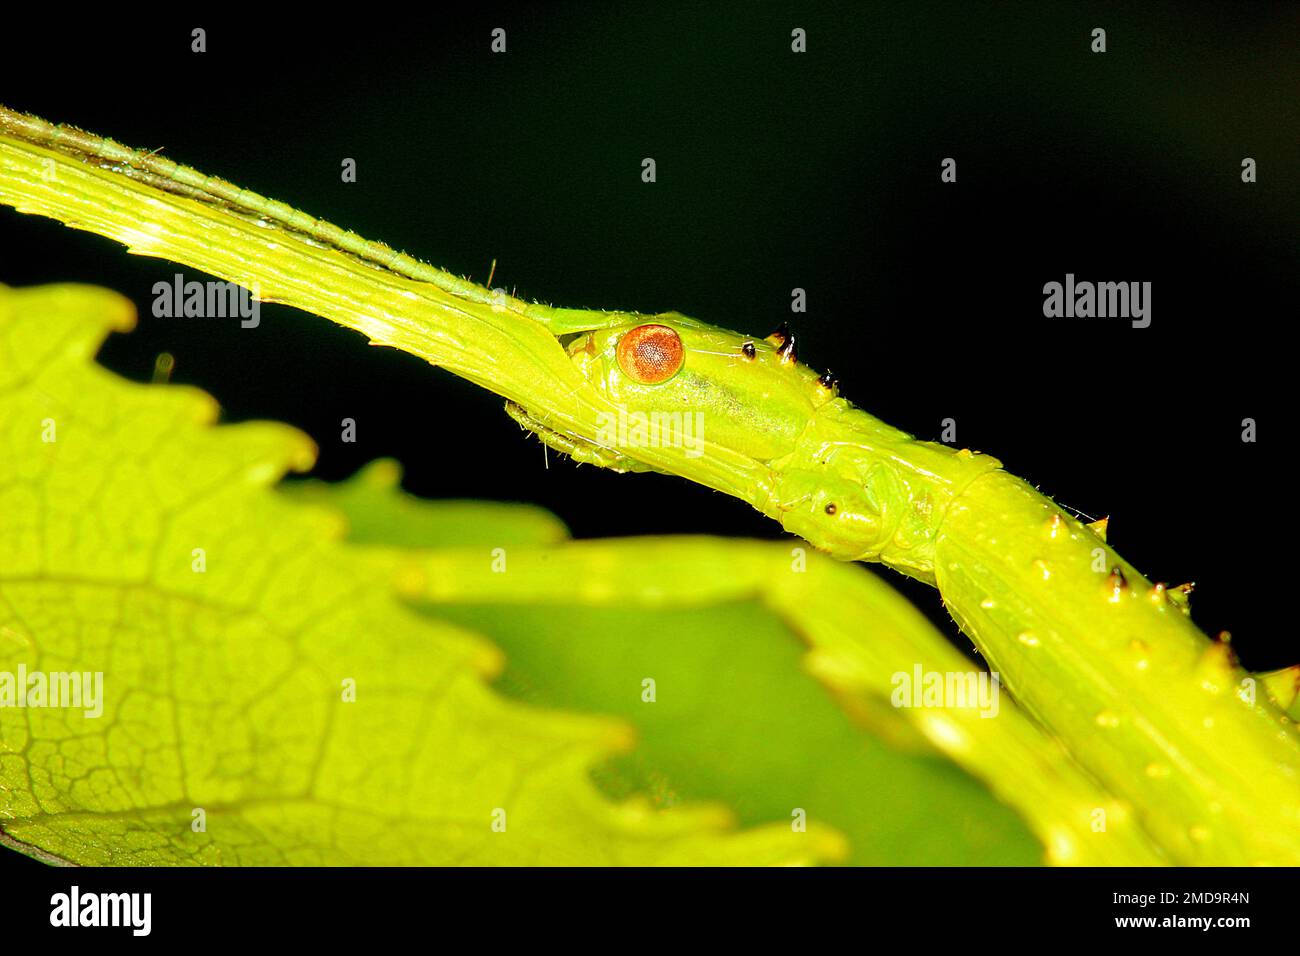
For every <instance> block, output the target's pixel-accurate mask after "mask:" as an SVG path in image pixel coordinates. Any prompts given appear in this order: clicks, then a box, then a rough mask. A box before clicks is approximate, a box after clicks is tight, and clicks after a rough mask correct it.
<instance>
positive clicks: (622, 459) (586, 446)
mask: <svg viewBox="0 0 1300 956" xmlns="http://www.w3.org/2000/svg"><path fill="white" fill-rule="evenodd" d="M506 414H507V415H509V416H510V417H511V418H513V419H514V420H515V421H517V422H518V423H519V424H520V425H521V426H522V427H523V428H525V429H527V430H528V431H530V432H532V433H533V434H534V435H536V436H537V438H538V439H539V440H540V441H541V443H542V444H543V445H545V446H546V447H548V448H554V449H555V450H556V451H558V452H561V453H562V454H565V455H568V456H569V457H570V458H572V459H573V460H574V461H576V462H578V463H579V464H583V465H596V466H597V467H599V468H608V469H609V470H610V471H616V472H618V473H619V474H626V473H627V472H630V471H654V470H655V469H654V468H651V467H650V466H649V465H647V464H645V463H644V462H641V461H637V460H636V459H634V458H629V457H628V456H627V455H624V454H622V453H621V452H618V451H615V450H614V449H613V448H605V447H602V446H600V445H595V444H592V443H591V442H588V441H585V440H583V439H581V438H577V437H575V436H573V435H566V434H564V433H563V432H558V431H556V430H555V429H553V428H550V427H548V426H547V425H545V424H544V423H542V422H541V421H539V420H538V419H536V418H534V417H533V416H532V415H530V414H529V413H528V412H527V411H525V410H524V409H523V408H521V407H520V406H519V405H516V404H515V403H514V402H506Z"/></svg>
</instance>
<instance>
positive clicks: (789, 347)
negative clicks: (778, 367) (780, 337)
mask: <svg viewBox="0 0 1300 956" xmlns="http://www.w3.org/2000/svg"><path fill="white" fill-rule="evenodd" d="M786 336H787V338H786V340H785V342H783V343H782V345H781V347H780V348H779V349H777V350H776V354H777V356H778V357H779V358H780V359H781V361H782V362H797V361H799V353H798V352H797V351H796V348H795V341H794V333H793V332H791V331H789V330H787V331H786Z"/></svg>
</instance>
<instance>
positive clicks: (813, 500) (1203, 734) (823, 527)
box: [0, 108, 1300, 865]
mask: <svg viewBox="0 0 1300 956" xmlns="http://www.w3.org/2000/svg"><path fill="white" fill-rule="evenodd" d="M0 202H5V203H8V204H10V205H13V206H14V207H16V208H17V209H19V210H20V211H24V212H29V213H36V214H40V215H45V216H50V217H53V218H55V219H58V220H60V221H62V222H64V223H67V224H68V225H71V226H74V227H76V228H80V229H87V230H90V231H92V232H96V233H99V234H101V235H104V236H108V237H111V238H114V239H117V240H119V241H121V242H123V243H125V244H126V245H127V246H128V247H129V249H130V251H131V252H133V253H138V254H143V255H150V256H158V257H164V258H169V259H172V260H174V261H177V262H181V263H184V264H186V265H188V266H192V267H195V268H200V269H203V270H205V271H206V272H209V273H211V274H214V275H217V276H220V277H222V278H223V279H227V280H231V281H234V282H238V283H240V284H242V285H244V286H247V287H248V288H250V289H252V290H253V291H254V292H255V294H256V295H257V296H258V298H259V299H260V300H262V301H275V302H282V303H286V304H290V305H293V306H296V307H298V308H301V309H304V310H306V311H310V312H314V313H317V314H319V315H322V316H325V317H326V318H329V319H331V320H333V321H335V322H338V323H340V324H342V325H345V326H347V327H349V328H352V329H355V330H358V331H360V332H362V333H364V334H366V335H367V336H369V338H370V339H371V341H372V342H374V343H376V344H383V345H388V346H394V347H397V348H400V349H403V350H405V351H408V352H411V353H413V354H416V355H419V356H421V357H423V358H425V359H426V360H428V361H429V362H431V363H433V364H436V365H441V366H443V367H445V368H447V369H449V370H451V371H452V372H454V373H456V374H457V375H460V376H462V377H464V378H467V379H469V380H470V381H473V382H475V383H477V384H479V385H482V386H483V387H485V388H488V389H491V390H492V391H494V392H496V393H498V394H500V395H502V396H504V397H505V398H506V399H507V410H508V411H509V412H510V414H511V415H512V416H513V417H514V418H515V420H516V421H518V422H520V424H522V425H523V426H524V427H525V428H527V429H529V430H530V431H532V432H534V433H535V434H536V435H537V436H538V437H539V438H540V439H541V440H542V441H543V442H545V443H546V444H547V445H548V446H550V447H552V448H555V449H558V450H560V451H563V452H565V453H566V454H569V455H571V456H573V457H574V458H575V459H576V460H578V461H582V462H588V463H591V464H595V465H599V466H601V467H604V468H609V469H612V470H615V471H645V470H653V471H659V472H664V473H667V474H673V475H678V476H681V477H684V478H687V479H690V480H692V481H695V482H698V483H700V484H702V485H705V486H707V487H710V488H713V489H716V490H718V491H722V492H725V493H727V494H730V495H733V496H735V497H737V498H740V499H742V500H744V501H747V502H749V503H750V504H751V505H752V506H753V507H754V508H756V509H758V510H759V511H761V512H762V513H763V514H765V515H768V516H770V517H772V518H773V519H775V520H777V521H778V522H780V524H781V526H782V527H783V528H785V529H786V530H788V531H790V532H792V533H794V534H796V535H798V536H800V537H802V538H803V539H805V540H806V541H808V542H809V543H810V544H812V545H814V546H815V547H816V548H818V549H820V550H822V551H824V552H827V553H828V554H830V555H831V556H833V557H835V558H838V559H841V560H845V561H877V562H880V563H883V564H886V565H888V566H890V567H892V568H894V569H896V570H898V571H901V572H903V573H904V574H907V575H910V576H912V577H915V578H918V579H920V580H922V581H926V582H929V583H931V584H934V585H937V587H938V589H939V592H940V594H941V596H942V597H943V600H944V602H945V604H946V606H947V607H948V609H949V611H950V612H951V614H952V616H953V617H954V619H955V620H956V621H957V623H958V624H959V625H960V626H961V628H962V630H963V631H964V632H965V633H966V634H968V635H969V636H970V637H971V639H972V640H973V641H974V642H975V644H976V645H977V647H978V648H979V650H980V651H981V653H982V654H983V655H984V656H985V658H986V659H987V660H988V662H989V664H990V666H991V667H992V668H993V669H994V670H995V671H997V672H998V673H999V674H1000V675H1001V679H1002V681H1003V684H1004V685H1005V686H1006V687H1007V688H1008V689H1009V690H1010V691H1011V693H1012V694H1013V695H1014V697H1015V699H1016V700H1017V701H1018V702H1019V704H1020V705H1021V706H1022V707H1023V709H1024V710H1025V711H1027V712H1028V715H1029V716H1030V717H1032V718H1033V719H1034V720H1036V721H1037V722H1038V723H1039V724H1040V725H1041V726H1042V727H1044V728H1046V729H1047V730H1048V731H1049V732H1051V733H1052V734H1054V735H1055V736H1056V737H1057V738H1059V739H1060V740H1061V741H1062V742H1064V744H1065V745H1066V746H1067V748H1068V749H1069V752H1070V754H1071V755H1072V756H1073V758H1074V759H1076V760H1077V761H1078V762H1079V763H1080V764H1081V765H1082V766H1083V768H1084V769H1085V770H1086V771H1087V774H1088V775H1090V776H1091V778H1093V779H1095V780H1096V781H1097V782H1098V783H1100V784H1101V786H1102V787H1103V788H1104V790H1105V791H1106V792H1108V793H1109V794H1112V795H1114V797H1115V798H1117V801H1118V804H1117V805H1118V807H1119V808H1120V809H1121V810H1125V811H1127V810H1128V809H1131V811H1132V815H1133V817H1134V818H1135V819H1136V821H1137V825H1138V828H1139V829H1140V831H1141V832H1142V834H1144V838H1145V839H1148V840H1149V841H1150V844H1151V845H1152V846H1153V847H1154V848H1155V852H1154V853H1153V854H1150V855H1147V856H1145V857H1144V856H1143V854H1142V853H1141V852H1134V853H1132V854H1130V855H1128V856H1126V857H1123V858H1124V859H1126V860H1127V861H1130V862H1132V861H1139V862H1151V861H1153V860H1161V861H1167V862H1173V863H1178V864H1228V865H1254V864H1290V865H1295V864H1297V863H1300V775H1298V770H1300V733H1297V728H1296V726H1295V724H1294V722H1293V720H1292V719H1291V717H1289V716H1288V715H1287V714H1286V713H1284V711H1283V709H1282V708H1283V707H1287V706H1290V705H1291V702H1292V700H1293V699H1294V696H1295V671H1294V669H1292V670H1291V671H1288V672H1284V673H1282V674H1279V675H1270V676H1269V678H1268V679H1267V680H1265V681H1264V682H1263V683H1264V684H1265V687H1264V688H1263V689H1261V690H1260V692H1259V693H1258V694H1256V693H1255V687H1256V682H1255V680H1254V678H1251V677H1250V676H1249V675H1247V674H1246V673H1245V672H1243V671H1242V670H1241V669H1240V668H1239V667H1238V666H1237V664H1236V661H1235V658H1234V656H1233V654H1232V652H1231V650H1230V648H1229V647H1228V646H1227V645H1226V643H1225V642H1220V641H1211V640H1209V639H1208V638H1207V637H1206V636H1205V635H1204V634H1203V633H1201V632H1200V631H1199V630H1198V629H1197V628H1196V627H1195V625H1194V624H1193V623H1192V622H1191V620H1190V618H1189V617H1188V613H1187V600H1186V594H1185V593H1183V591H1182V590H1180V589H1178V588H1171V587H1168V586H1166V585H1164V584H1159V583H1153V582H1150V581H1148V580H1147V579H1146V578H1144V577H1143V576H1142V575H1141V574H1140V573H1139V572H1138V571H1137V569H1135V568H1134V567H1133V566H1132V565H1130V564H1129V563H1127V562H1126V561H1124V560H1123V559H1122V558H1121V557H1119V555H1118V554H1116V553H1115V552H1114V551H1113V550H1112V549H1111V548H1110V547H1109V546H1108V545H1107V543H1106V541H1105V528H1104V524H1094V525H1085V524H1083V523H1082V522H1080V521H1079V520H1077V519H1076V518H1075V517H1073V516H1071V515H1070V514H1068V513H1066V512H1065V511H1063V510H1062V509H1061V508H1059V507H1058V506H1057V505H1056V504H1054V503H1053V502H1052V501H1051V500H1049V499H1048V498H1046V497H1044V496H1043V495H1042V494H1040V493H1039V492H1038V491H1037V490H1035V489H1034V488H1033V487H1032V486H1030V485H1029V484H1027V483H1026V482H1024V481H1022V480H1020V479H1018V478H1016V477H1014V476H1012V475H1010V474H1008V473H1006V472H1005V471H1004V470H1003V469H1002V468H1001V467H1000V464H999V462H998V461H997V460H996V459H994V458H992V457H989V456H987V455H981V454H977V453H974V452H971V451H969V450H953V449H950V448H947V447H945V446H942V445H937V444H933V443H929V442H923V441H918V440H917V439H915V438H913V437H912V436H910V435H908V434H906V433H904V432H902V431H899V430H898V429H895V428H892V427H890V426H889V425H887V424H885V423H884V422H881V421H879V420H878V419H876V418H874V417H872V416H871V415H869V414H867V413H866V412H864V411H862V410H861V409H858V408H856V407H854V406H853V405H852V404H850V403H849V402H848V401H847V400H846V399H845V398H843V397H841V396H840V395H839V394H838V387H837V384H836V382H835V380H834V378H833V377H831V376H830V375H829V374H828V373H825V374H824V373H818V372H817V371H815V370H811V369H809V368H807V367H805V366H804V365H802V364H800V363H799V361H798V355H797V350H796V342H795V339H794V337H793V335H791V334H790V333H789V332H788V331H787V330H780V331H778V332H777V333H774V334H772V335H770V336H768V337H767V338H763V339H759V338H755V337H752V336H748V335H744V334H741V333H737V332H733V331H730V330H727V329H723V328H718V327H715V326H712V325H708V324H706V323H704V322H701V321H698V320H695V319H692V318H688V317H686V316H683V315H680V314H677V313H663V314H657V315H645V314H638V313H630V312H599V311H588V310H575V309H562V308H555V307H552V306H549V305H544V304H540V303H529V302H525V301H523V300H521V299H518V298H516V297H514V296H512V295H507V294H506V293H505V292H504V291H501V290H491V289H488V288H485V287H482V286H479V285H476V284H474V283H472V282H469V281H468V280H465V279H460V278H457V277H455V276H452V275H450V274H448V273H446V272H443V271H441V270H438V269H435V268H433V267H431V266H428V265H425V264H423V263H421V262H418V261H417V260H415V259H413V258H411V257H410V256H407V255H404V254H399V253H397V252H396V251H394V250H392V249H390V248H388V247H387V246H384V245H382V244H379V243H375V242H369V241H367V240H364V239H362V238H361V237H359V236H356V235H355V234H353V233H349V232H345V231H343V230H341V229H339V228H338V227H336V226H333V225H330V224H328V223H325V222H322V221H320V220H317V219H315V218H313V217H311V216H308V215H306V214H304V213H302V212H299V211H297V210H295V209H293V208H291V207H289V206H287V205H286V204H284V203H281V202H276V201H273V200H268V199H265V198H263V197H261V196H259V195H257V194H255V193H252V192H249V191H248V190H244V189H241V188H239V187H237V186H234V185H232V184H230V183H228V182H225V181H222V180H219V179H214V178H211V177H208V176H205V175H203V174H201V173H199V172H197V171H195V170H193V169H190V168H187V167H183V166H179V165H177V164H176V163H174V162H172V161H171V160H168V159H164V158H162V157H160V156H158V155H156V154H154V153H144V152H139V151H135V150H131V149H128V148H126V147H123V146H121V145H118V144H116V143H114V142H112V141H110V140H106V139H103V138H100V137H96V136H92V135H89V134H86V133H84V132H81V131H79V130H75V129H72V128H69V127H64V126H54V125H51V124H49V123H47V122H45V121H44V120H41V119H39V118H36V117H33V116H30V115H26V114H22V113H18V112H14V111H11V110H8V109H4V108H0ZM695 416H698V418H696V417H695ZM687 421H692V422H699V423H702V428H696V429H694V430H693V431H692V433H691V434H692V436H693V438H694V440H693V441H680V440H672V439H673V438H674V436H677V437H679V438H680V437H681V436H682V435H683V434H684V433H685V423H686V422H687ZM625 425H626V426H627V427H628V431H627V440H620V438H619V436H620V434H623V433H622V432H621V431H620V429H621V428H623V427H624V426H625ZM575 560H577V559H575ZM740 566H741V567H742V570H740V571H738V572H737V573H738V574H740V575H741V576H745V575H748V574H750V573H751V570H752V569H751V570H743V569H744V568H747V567H748V565H746V564H745V563H744V562H741V564H740ZM755 567H756V568H757V567H758V566H755ZM580 568H581V564H580V562H579V564H578V565H576V566H575V573H580ZM443 570H444V571H446V570H447V569H446V568H444V569H443ZM453 570H454V569H453ZM448 577H450V579H452V580H464V575H463V574H462V576H461V578H459V579H458V578H457V577H456V574H450V575H448V574H444V575H443V578H444V579H448ZM746 580H749V579H748V578H746ZM825 580H826V581H827V582H829V581H834V580H835V578H834V576H830V577H827V578H825ZM515 583H516V582H512V585H513V584H515ZM748 587H750V588H752V589H753V590H758V591H760V592H761V590H762V587H761V581H760V580H757V579H755V580H753V581H752V582H751V584H750V585H748ZM418 589H419V586H418V585H417V586H416V590H417V591H418ZM804 597H805V600H803V601H793V600H791V601H787V610H788V611H789V613H790V614H791V616H793V617H795V618H797V619H800V620H802V622H803V623H804V625H805V626H806V627H810V628H818V627H820V628H824V629H830V631H831V632H833V633H834V634H836V635H838V637H839V638H840V639H843V640H853V639H855V637H854V635H853V634H852V630H853V620H854V617H855V612H854V610H853V607H852V606H851V605H850V606H848V607H844V606H842V603H840V602H842V596H840V595H837V594H836V591H835V588H834V586H833V585H823V586H822V587H821V588H820V589H816V588H814V589H813V590H812V591H810V592H805V594H804ZM882 663H884V662H883V661H882ZM893 663H897V662H893ZM873 679H875V680H876V681H877V682H878V686H879V685H880V684H885V683H887V673H882V674H880V675H877V676H876V677H874V678H873ZM1274 697H1276V700H1275V699H1273V698H1274ZM1008 714H1009V716H1007V717H1006V718H1005V719H998V720H994V721H980V720H978V719H977V720H974V721H966V722H965V723H964V724H962V725H961V726H960V727H958V726H956V725H948V726H946V727H942V728H936V727H934V726H931V727H928V728H923V729H924V730H925V731H926V732H927V735H928V736H929V737H930V739H931V740H932V741H934V742H936V743H937V744H938V745H939V746H941V747H943V748H944V749H945V751H946V752H948V753H950V754H951V755H953V756H954V759H957V760H959V762H963V761H964V762H965V765H967V766H968V767H971V768H972V769H974V770H975V772H977V773H981V775H983V776H985V777H986V779H987V778H989V777H990V776H991V775H992V774H991V773H990V772H989V768H988V767H980V766H978V763H979V760H982V759H987V758H985V757H980V756H974V754H976V753H977V752H978V753H984V754H997V755H998V757H997V758H994V759H1003V760H1014V759H1017V758H1016V757H1015V756H1014V755H1015V754H1021V755H1022V756H1023V755H1025V754H1028V753H1029V752H1030V749H1029V748H1028V747H1027V745H1026V743H1025V742H1026V741H1027V740H1029V739H1030V737H1032V735H1033V734H1034V733H1037V731H1036V730H1034V729H1033V728H1032V727H1031V725H1030V724H1029V722H1027V721H1024V720H1023V717H1022V715H1020V714H1019V713H1017V712H1015V711H1009V712H1008ZM990 725H997V726H996V728H994V727H992V726H990ZM962 734H967V735H970V737H969V738H968V742H967V743H962V742H961V740H960V737H961V735H962ZM975 738H978V739H979V740H982V741H986V742H988V741H996V742H998V746H990V747H989V748H987V749H984V750H979V749H978V748H974V747H971V746H969V740H970V739H975ZM1052 768H1053V769H1052V773H1053V774H1057V775H1064V776H1066V777H1069V776H1070V775H1071V774H1073V773H1074V772H1075V771H1073V770H1072V769H1070V767H1069V765H1065V766H1064V767H1062V765H1060V764H1059V763H1054V764H1052ZM1036 772H1038V771H1035V770H1030V769H1028V767H1026V770H1025V775H1026V777H1032V776H1033V775H1034V774H1035V773H1036ZM1071 779H1074V778H1071ZM1075 782H1076V783H1077V782H1078V781H1077V780H1076V781H1075ZM1080 786H1081V787H1082V788H1083V791H1087V788H1088V787H1089V786H1091V784H1089V783H1088V782H1087V781H1084V782H1083V783H1082V784H1080ZM1008 789H1009V790H1014V789H1015V788H1014V787H1012V788H1008ZM1081 792H1082V791H1081ZM1004 796H1006V797H1007V798H1008V799H1009V800H1012V801H1014V802H1017V805H1018V806H1020V807H1021V809H1022V810H1024V811H1025V812H1026V813H1027V815H1028V816H1029V817H1030V818H1031V819H1033V818H1034V816H1035V814H1034V811H1033V808H1032V806H1029V804H1032V802H1033V799H1035V798H1029V799H1026V798H1025V797H1024V795H1023V794H1021V795H1020V799H1019V800H1017V798H1016V795H1015V794H1006V793H1004ZM1038 796H1039V797H1041V796H1042V794H1041V793H1039V794H1038ZM1086 802H1087V801H1086V800H1085V801H1083V803H1081V804H1078V807H1082V806H1083V805H1084V804H1086ZM1082 812H1084V811H1083V810H1081V809H1080V813H1082ZM1040 817H1041V814H1040ZM1071 825H1072V826H1074V827H1076V829H1075V831H1074V834H1073V840H1074V842H1073V843H1071V842H1070V840H1069V839H1066V845H1067V847H1069V846H1073V847H1075V850H1076V851H1077V847H1078V833H1080V832H1082V831H1083V830H1084V827H1083V825H1082V824H1081V818H1077V817H1076V818H1075V819H1074V820H1073V823H1072V824H1071ZM1039 829H1040V832H1044V831H1046V830H1050V829H1051V826H1050V825H1044V826H1040V828H1039ZM1068 830H1069V827H1066V831H1068ZM1085 839H1086V838H1085ZM1051 840H1052V836H1051V835H1050V834H1049V835H1048V842H1049V843H1050V842H1051ZM1072 858H1073V859H1074V860H1079V859H1081V858H1086V854H1080V853H1078V852H1071V851H1070V850H1069V849H1066V850H1064V851H1062V852H1060V853H1058V854H1057V855H1056V859H1057V860H1058V861H1060V862H1068V861H1070V860H1071V859H1072ZM1092 859H1094V860H1095V859H1096V857H1093V858H1092ZM1111 859H1114V857H1112V858H1111Z"/></svg>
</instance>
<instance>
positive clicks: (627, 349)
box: [567, 313, 833, 462]
mask: <svg viewBox="0 0 1300 956" xmlns="http://www.w3.org/2000/svg"><path fill="white" fill-rule="evenodd" d="M793 342H794V339H793V337H792V336H790V335H789V334H788V333H784V332H783V333H781V334H780V335H778V334H776V333H774V335H773V336H770V337H769V338H768V339H754V338H752V337H748V336H744V335H741V334H739V333H737V332H731V331H729V330H727V329H720V328H716V327H714V326H711V325H706V324H704V323H702V322H698V321H696V320H694V319H690V318H687V317H686V316H684V315H679V314H677V313H667V314H664V315H656V316H638V317H634V318H632V319H631V320H629V321H627V322H623V323H621V324H618V325H612V326H610V327H608V328H601V329H595V330H590V331H585V332H581V333H579V334H577V335H575V336H574V337H573V338H571V339H570V340H569V341H568V343H567V349H568V353H569V356H570V358H571V359H572V360H573V362H574V363H575V365H576V366H577V367H578V369H579V371H580V372H581V373H582V375H583V376H584V378H586V379H587V381H588V382H589V383H590V384H591V385H592V386H594V387H595V388H596V389H597V390H598V391H599V392H600V393H601V394H602V395H603V397H604V398H606V399H607V400H608V401H609V402H611V403H612V404H613V405H614V406H616V407H617V408H618V409H619V410H620V412H621V413H625V414H627V415H628V416H632V417H638V416H644V417H645V418H646V419H648V420H655V419H658V420H667V419H669V418H670V417H672V416H686V415H691V416H695V417H694V418H693V419H692V422H693V423H694V427H696V429H697V431H696V434H697V435H698V436H699V437H701V438H702V439H703V442H704V443H705V445H706V447H708V446H715V447H723V448H727V449H730V450H731V451H734V452H738V453H740V454H742V455H745V456H746V457H749V458H752V459H754V460H756V461H761V462H769V461H773V460H775V459H779V458H781V457H782V456H785V455H788V454H790V453H791V452H792V451H793V450H794V448H795V447H796V445H797V443H798V440H799V437H800V436H801V435H802V434H803V431H804V429H805V428H806V427H807V425H808V422H809V420H810V419H811V418H812V416H813V415H814V413H815V412H816V409H817V408H818V406H819V405H821V404H824V403H825V402H826V401H828V400H829V399H830V397H831V396H832V394H833V392H832V389H831V387H830V386H829V385H828V384H827V383H821V384H819V377H818V375H817V374H816V373H815V372H812V371H810V370H808V369H807V368H804V367H803V366H800V365H799V364H798V362H797V360H796V359H795V355H794V348H793ZM620 451H623V452H625V453H626V454H630V455H633V456H635V454H636V450H635V448H631V449H620Z"/></svg>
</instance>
